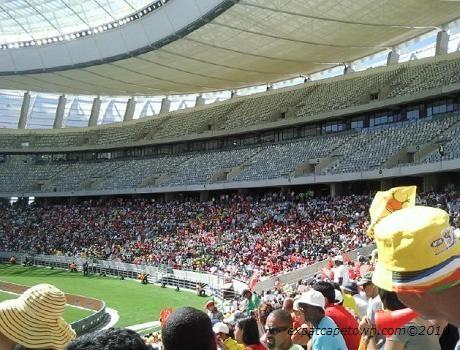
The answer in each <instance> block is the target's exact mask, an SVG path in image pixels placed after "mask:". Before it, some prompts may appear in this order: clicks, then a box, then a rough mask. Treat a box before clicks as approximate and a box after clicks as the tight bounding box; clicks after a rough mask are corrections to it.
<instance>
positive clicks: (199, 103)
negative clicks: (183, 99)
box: [195, 95, 205, 107]
mask: <svg viewBox="0 0 460 350" xmlns="http://www.w3.org/2000/svg"><path fill="white" fill-rule="evenodd" d="M204 105H205V100H204V98H203V96H201V95H198V96H197V97H196V100H195V107H198V106H204Z"/></svg>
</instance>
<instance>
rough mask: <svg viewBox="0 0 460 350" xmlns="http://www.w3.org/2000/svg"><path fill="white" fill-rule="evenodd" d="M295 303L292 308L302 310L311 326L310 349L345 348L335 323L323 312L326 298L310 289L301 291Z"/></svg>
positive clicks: (344, 349)
mask: <svg viewBox="0 0 460 350" xmlns="http://www.w3.org/2000/svg"><path fill="white" fill-rule="evenodd" d="M334 294H335V292H334ZM295 303H296V304H297V305H294V308H295V309H300V310H302V312H303V314H304V317H305V320H306V321H307V322H309V323H310V324H311V325H312V327H313V329H312V331H311V334H312V337H311V349H312V350H330V349H334V350H347V346H346V344H345V340H344V338H343V336H342V334H341V333H340V330H339V329H338V327H337V325H336V324H335V322H334V321H333V320H332V319H331V318H329V317H327V316H326V315H325V314H324V309H325V307H326V299H325V298H324V296H323V295H322V294H321V293H320V292H318V291H316V290H310V291H308V292H305V293H302V295H301V297H300V298H299V299H298V300H296V302H295Z"/></svg>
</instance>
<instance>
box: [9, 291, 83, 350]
mask: <svg viewBox="0 0 460 350" xmlns="http://www.w3.org/2000/svg"><path fill="white" fill-rule="evenodd" d="M65 305H66V298H65V295H64V293H63V292H61V291H60V290H59V289H57V288H56V287H54V286H52V285H49V284H39V285H36V286H34V287H31V288H29V289H27V290H26V291H25V292H24V293H23V294H21V295H20V296H19V297H18V298H17V299H12V300H6V301H3V302H2V303H0V349H2V350H3V349H5V350H10V349H13V348H14V346H15V345H21V346H23V347H25V348H30V349H55V350H61V349H64V348H65V346H66V345H67V344H68V343H69V342H70V341H72V340H73V339H74V338H75V332H74V331H73V329H72V328H71V327H70V326H69V325H68V324H67V323H66V322H65V321H64V320H63V318H62V316H63V315H64V308H65Z"/></svg>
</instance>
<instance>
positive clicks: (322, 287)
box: [313, 281, 335, 304]
mask: <svg viewBox="0 0 460 350" xmlns="http://www.w3.org/2000/svg"><path fill="white" fill-rule="evenodd" d="M313 289H314V290H316V291H318V292H320V293H321V294H322V295H323V296H324V297H325V298H326V300H327V301H328V302H329V304H334V303H335V288H334V286H333V285H332V283H329V282H325V281H320V282H318V283H316V284H314V285H313Z"/></svg>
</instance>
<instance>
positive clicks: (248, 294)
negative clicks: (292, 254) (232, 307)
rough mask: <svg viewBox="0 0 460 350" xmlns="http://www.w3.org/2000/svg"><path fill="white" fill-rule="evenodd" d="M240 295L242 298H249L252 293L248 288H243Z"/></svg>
mask: <svg viewBox="0 0 460 350" xmlns="http://www.w3.org/2000/svg"><path fill="white" fill-rule="evenodd" d="M241 296H242V297H243V298H244V299H251V297H252V293H251V291H250V290H249V289H245V290H243V292H242V293H241Z"/></svg>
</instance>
